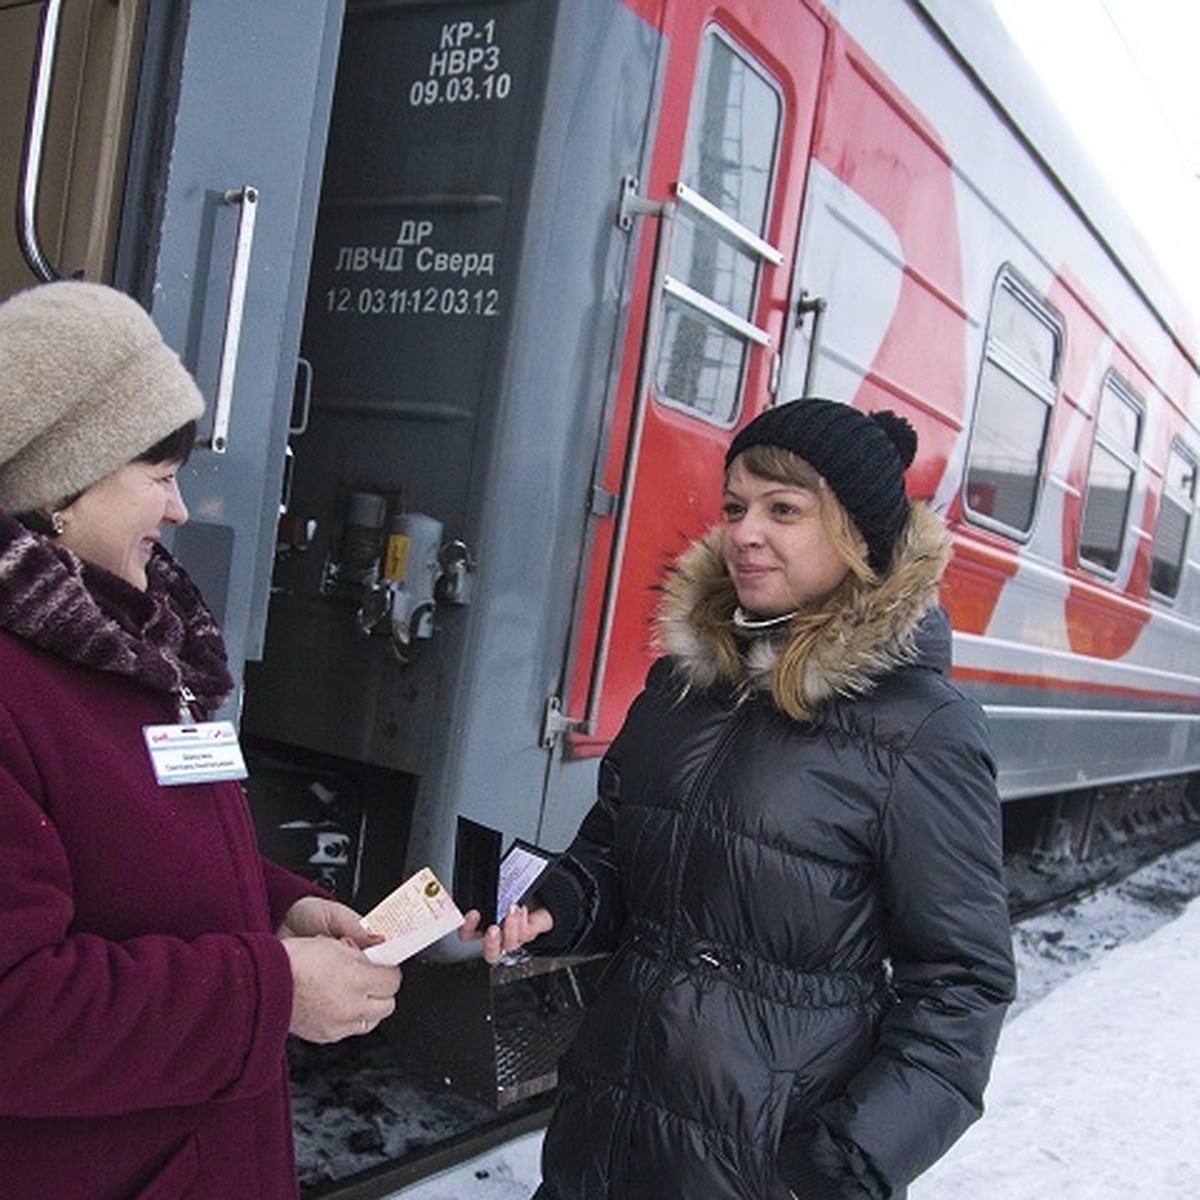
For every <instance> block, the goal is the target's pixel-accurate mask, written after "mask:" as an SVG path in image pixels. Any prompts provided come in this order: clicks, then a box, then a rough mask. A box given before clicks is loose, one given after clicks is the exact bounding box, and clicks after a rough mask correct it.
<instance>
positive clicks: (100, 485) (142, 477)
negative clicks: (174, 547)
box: [58, 461, 188, 592]
mask: <svg viewBox="0 0 1200 1200" xmlns="http://www.w3.org/2000/svg"><path fill="white" fill-rule="evenodd" d="M179 465H180V464H179V463H178V462H175V461H172V462H161V463H147V462H132V463H128V464H127V465H126V466H123V467H120V468H118V469H117V470H116V471H113V472H112V474H111V475H106V476H105V477H104V478H103V479H101V480H98V481H97V482H96V483H94V484H92V486H91V487H89V488H88V489H87V490H86V491H84V492H82V493H81V494H80V495H79V496H77V497H76V498H75V500H74V501H72V503H70V504H68V505H67V506H66V507H65V508H64V509H62V510H61V511H62V517H63V531H62V533H61V534H60V535H59V537H58V543H59V545H62V546H65V547H66V548H67V549H68V550H72V551H74V552H75V553H76V554H78V555H79V557H80V558H82V559H84V560H85V561H86V562H89V563H92V564H94V565H95V566H98V567H103V568H104V569H105V570H107V571H111V572H112V573H113V574H114V575H118V576H120V578H122V579H124V580H125V581H126V582H128V583H131V584H133V586H134V587H136V588H138V589H139V590H140V591H143V592H144V591H145V590H146V588H147V587H148V586H149V585H148V580H147V578H146V564H147V563H148V562H149V561H150V555H151V553H152V552H153V550H154V545H155V543H156V542H157V541H158V539H159V532H160V530H161V528H162V526H163V525H182V524H183V523H184V522H185V521H186V520H187V518H188V510H187V505H186V504H184V502H183V497H182V496H181V495H180V494H179V480H178V477H177V474H176V473H177V471H178V469H179Z"/></svg>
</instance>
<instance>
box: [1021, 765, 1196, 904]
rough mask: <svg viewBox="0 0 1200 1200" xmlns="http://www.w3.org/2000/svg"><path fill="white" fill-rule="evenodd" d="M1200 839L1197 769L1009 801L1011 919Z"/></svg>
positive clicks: (1113, 877)
mask: <svg viewBox="0 0 1200 1200" xmlns="http://www.w3.org/2000/svg"><path fill="white" fill-rule="evenodd" d="M1197 839H1200V776H1198V775H1180V776H1174V777H1170V778H1165V779H1146V780H1138V781H1136V782H1131V783H1126V784H1112V785H1106V786H1104V787H1096V788H1086V789H1082V790H1080V791H1078V792H1069V793H1062V794H1060V795H1057V796H1054V797H1050V798H1047V797H1044V796H1039V797H1029V798H1027V799H1021V800H1012V801H1009V802H1008V803H1007V804H1006V805H1005V806H1004V865H1005V882H1006V884H1007V886H1008V892H1009V911H1010V912H1011V913H1012V915H1013V918H1014V919H1020V918H1021V917H1024V916H1028V915H1029V914H1030V913H1032V912H1036V911H1038V910H1039V909H1042V908H1046V907H1050V906H1052V905H1054V904H1056V903H1058V902H1060V901H1061V900H1062V899H1063V898H1065V897H1067V896H1070V895H1073V894H1077V893H1079V892H1082V891H1086V890H1088V889H1090V888H1094V887H1098V886H1101V885H1103V884H1108V883H1112V882H1115V881H1116V880H1118V879H1121V878H1124V877H1125V876H1126V875H1128V874H1130V873H1131V872H1132V871H1134V870H1136V869H1137V868H1138V867H1139V866H1141V865H1142V864H1143V863H1145V862H1148V861H1149V860H1151V859H1153V858H1156V857H1157V856H1159V855H1161V854H1163V853H1165V852H1167V851H1169V850H1172V849H1174V848H1176V847H1179V846H1184V845H1187V844H1188V843H1190V842H1193V841H1196V840H1197Z"/></svg>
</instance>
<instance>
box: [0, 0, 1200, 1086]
mask: <svg viewBox="0 0 1200 1200" xmlns="http://www.w3.org/2000/svg"><path fill="white" fill-rule="evenodd" d="M0 63H3V65H4V67H5V70H4V72H3V75H2V80H3V82H0V193H2V195H3V197H4V199H5V202H6V203H8V204H11V206H12V209H13V211H14V212H15V215H16V221H15V236H13V237H11V238H7V237H6V238H5V239H4V240H3V241H0V295H3V294H9V293H11V292H12V291H14V290H16V289H17V288H19V287H23V286H27V285H29V284H31V283H33V282H35V281H36V280H37V279H45V278H53V277H55V276H58V275H63V276H66V275H74V274H81V275H83V276H86V277H88V278H96V279H103V280H106V281H110V282H112V283H114V284H116V285H117V286H119V287H122V288H124V289H125V290H127V291H129V292H131V293H132V294H133V295H135V296H137V297H138V298H139V299H141V300H142V301H143V302H144V303H145V304H146V306H147V307H148V308H149V310H150V312H151V313H152V315H153V317H154V319H155V320H156V321H157V322H158V324H159V325H160V327H161V328H162V329H163V331H164V334H165V335H166V337H167V340H168V341H169V342H170V343H171V344H172V345H173V346H175V347H176V349H178V350H179V351H180V353H181V354H182V356H183V358H184V360H185V362H187V363H188V365H189V366H190V367H191V368H192V369H193V371H194V372H195V374H196V375H197V378H198V379H199V381H200V383H201V386H202V388H203V390H204V392H205V394H206V395H207V396H208V398H209V401H210V405H209V411H208V413H207V414H206V417H205V420H204V424H203V429H202V440H201V443H200V445H199V447H198V449H197V452H196V454H195V455H194V456H193V459H192V462H191V464H190V465H189V468H188V471H187V478H186V480H185V490H186V492H187V494H188V498H189V503H190V506H191V511H192V519H191V521H190V522H189V523H188V525H187V526H185V527H183V528H182V529H181V530H178V531H177V532H176V533H175V536H174V539H173V548H174V550H175V552H176V553H177V554H178V556H179V557H180V558H181V559H182V561H183V562H184V563H185V565H186V566H187V567H188V569H189V570H190V571H191V573H192V574H193V576H194V577H195V578H196V579H197V581H198V582H199V583H200V585H201V587H202V588H203V590H204V592H205V594H206V595H207V597H208V598H209V600H210V602H211V603H212V605H213V607H214V608H215V610H216V611H217V613H218V615H219V616H220V618H221V620H222V623H223V625H224V628H225V631H226V635H227V638H228V643H229V646H230V650H231V655H232V657H233V660H234V663H235V666H236V667H237V670H238V676H239V681H240V685H241V686H240V688H239V691H238V695H237V698H236V701H235V703H234V705H233V709H232V714H231V715H233V716H235V717H236V719H237V720H238V721H239V722H240V728H241V732H242V737H243V741H244V744H245V748H246V751H247V755H248V758H249V760H250V763H251V768H252V775H251V780H250V783H249V785H248V788H249V793H250V798H251V802H252V805H253V807H254V811H255V815H256V820H257V821H258V824H259V829H260V833H261V835H262V838H263V842H264V846H265V847H266V848H267V851H268V852H269V853H271V854H273V855H276V856H278V857H279V858H280V859H281V860H282V861H285V862H287V863H288V864H289V865H292V866H295V867H297V868H299V869H302V870H305V871H307V872H309V873H310V874H312V875H313V876H315V877H318V878H321V879H322V880H323V881H325V882H326V883H327V884H328V885H329V886H330V887H331V888H332V889H333V890H334V891H335V892H336V893H337V894H339V895H340V896H342V897H343V898H345V899H347V900H348V901H349V902H350V903H353V904H356V905H359V906H360V907H362V908H364V909H365V908H367V907H369V906H370V905H371V904H372V903H373V902H374V901H375V900H377V899H378V898H379V897H380V896H382V895H383V894H384V893H385V892H387V891H388V890H390V888H391V887H392V886H394V885H395V884H396V883H397V882H398V881H399V880H400V879H402V878H403V877H404V876H405V875H406V874H407V873H409V872H410V871H412V870H414V869H416V868H417V867H420V866H424V865H429V866H432V867H433V868H434V870H435V871H436V872H437V873H438V874H439V875H440V876H442V877H443V878H444V879H446V880H447V881H449V880H451V879H454V878H455V877H456V871H455V860H456V852H457V854H458V857H459V859H460V866H461V860H462V859H463V858H464V857H465V852H464V846H466V845H467V843H468V842H469V843H470V850H471V853H472V854H474V855H476V856H477V857H478V856H480V855H482V858H483V859H484V860H486V859H487V856H488V855H490V854H492V853H493V852H494V849H495V846H496V845H499V846H501V847H503V846H505V845H507V844H509V843H510V842H512V841H514V840H520V841H522V842H527V843H530V844H534V845H536V846H539V847H542V848H545V849H547V850H549V851H553V850H554V849H557V848H559V847H561V846H562V845H564V844H565V842H566V841H567V839H568V838H569V837H570V835H571V833H572V832H573V830H574V828H575V826H576V824H577V823H578V821H579V819H580V817H581V816H582V814H583V813H584V812H585V811H586V808H587V807H588V805H589V804H590V801H591V795H592V790H593V786H594V782H595V773H596V762H597V758H598V756H599V755H600V754H602V753H603V751H604V748H605V746H606V745H607V744H608V742H609V741H610V739H611V738H612V737H613V735H614V733H615V732H616V730H617V728H618V727H619V725H620V722H621V719H622V716H623V714H624V711H625V709H626V707H627V705H628V704H629V702H630V701H631V700H632V698H633V697H634V695H635V694H636V693H637V691H638V689H639V688H640V686H641V682H642V679H643V678H644V675H645V672H646V670H647V668H648V666H649V664H650V662H651V661H652V660H653V656H654V648H653V645H652V641H651V637H650V618H651V614H652V611H653V607H654V603H655V597H656V585H657V583H658V582H659V581H660V579H661V578H662V573H663V570H664V569H665V567H666V565H667V564H668V563H669V562H670V560H671V559H672V557H673V556H674V555H675V554H676V553H677V552H678V551H679V550H680V549H681V548H682V547H683V546H684V545H685V544H686V543H687V541H688V540H689V539H690V538H692V537H694V536H695V535H697V534H698V533H699V532H700V531H702V530H703V529H704V528H706V527H707V526H708V525H709V524H710V523H712V522H713V521H714V520H716V519H717V516H718V507H719V495H718V493H717V489H716V488H715V487H714V480H716V479H717V478H718V475H719V469H720V463H721V460H722V455H723V453H724V449H725V447H726V445H727V444H728V441H729V439H730V436H731V434H732V431H733V430H734V429H736V428H737V427H739V426H740V425H741V424H743V423H744V422H745V421H747V420H748V419H750V418H751V417H752V416H754V415H755V414H756V413H758V412H760V411H761V410H762V409H763V408H765V407H766V406H768V405H770V404H772V403H774V402H776V401H779V400H784V399H790V398H793V397H796V396H800V395H805V394H819V395H827V396H833V397H836V398H839V399H843V400H845V401H846V402H848V403H852V404H855V405H857V406H860V407H862V408H864V409H866V410H873V409H877V408H884V407H887V408H892V409H895V410H897V411H899V412H901V413H903V414H904V415H905V416H907V417H908V419H909V420H910V421H911V422H912V423H913V425H914V426H915V427H916V428H917V430H918V432H919V434H920V439H921V452H920V456H919V459H918V461H917V462H916V463H915V464H914V466H913V468H912V470H911V472H910V476H909V484H910V491H911V492H912V494H913V495H915V496H917V497H921V498H925V499H928V500H930V501H932V502H933V504H934V505H935V506H936V507H937V508H938V509H939V510H941V511H943V512H944V513H945V514H946V516H947V518H948V520H949V521H950V523H951V526H952V528H953V531H954V538H955V555H954V560H953V563H952V566H951V569H950V571H949V574H948V577H947V583H946V587H945V595H944V600H945V604H946V606H947V608H948V610H949V612H950V614H951V617H952V622H953V625H954V630H955V661H956V665H955V675H956V677H957V678H958V679H959V680H960V681H961V683H962V685H963V686H964V687H965V688H967V689H968V690H970V691H972V692H973V693H975V694H976V695H977V696H978V697H979V699H980V700H981V702H982V703H983V704H984V705H985V707H986V709H987V711H988V713H989V715H990V717H991V721H992V726H993V730H994V737H995V743H996V748H997V752H998V758H999V764H1000V784H1001V790H1002V794H1003V797H1004V799H1005V801H1006V837H1007V838H1008V839H1009V848H1010V850H1011V851H1012V852H1013V854H1014V855H1017V854H1020V853H1027V854H1037V855H1040V856H1042V857H1054V856H1058V857H1061V858H1066V859H1071V860H1078V859H1086V858H1087V857H1088V856H1089V855H1095V854H1097V853H1099V852H1100V851H1101V850H1103V849H1104V848H1106V847H1108V846H1111V845H1112V844H1113V843H1114V842H1116V841H1120V840H1122V839H1123V838H1124V837H1126V836H1128V835H1130V832H1131V830H1132V829H1133V827H1135V826H1137V825H1138V824H1139V823H1141V822H1144V821H1146V820H1149V819H1150V817H1156V818H1159V819H1162V818H1163V817H1164V815H1165V816H1166V817H1168V818H1170V819H1173V820H1175V821H1183V820H1187V819H1189V818H1191V819H1194V818H1195V815H1196V814H1195V809H1194V808H1192V807H1191V797H1190V791H1189V788H1190V781H1191V779H1192V778H1193V777H1194V776H1195V773H1196V772H1197V770H1200V638H1198V637H1197V628H1196V624H1197V619H1198V617H1200V569H1198V564H1197V561H1196V554H1197V551H1196V533H1195V529H1194V526H1195V523H1196V522H1195V512H1196V469H1197V463H1198V462H1200V428H1198V427H1197V404H1198V402H1200V381H1198V378H1197V368H1198V359H1197V349H1198V348H1197V341H1196V333H1195V329H1194V327H1193V325H1192V324H1191V317H1190V316H1189V314H1188V313H1186V312H1185V311H1184V310H1183V309H1182V307H1181V305H1180V304H1179V302H1178V301H1177V300H1176V299H1175V298H1174V296H1173V294H1172V291H1171V289H1170V288H1169V286H1168V285H1167V284H1166V282H1165V279H1164V276H1163V274H1162V272H1161V271H1160V270H1159V268H1158V267H1156V265H1155V264H1154V262H1153V261H1152V259H1151V256H1150V255H1149V253H1148V252H1147V251H1146V249H1145V247H1144V245H1143V244H1142V243H1141V241H1140V239H1139V238H1138V236H1137V231H1136V230H1135V229H1134V228H1133V227H1132V226H1131V224H1130V223H1129V221H1128V219H1127V218H1126V217H1125V216H1124V215H1123V214H1122V213H1121V212H1120V210H1119V209H1118V208H1117V207H1116V206H1115V205H1114V204H1113V202H1112V200H1111V199H1110V198H1109V196H1108V194H1107V192H1106V191H1105V189H1104V188H1103V187H1102V186H1101V185H1100V184H1099V183H1098V182H1097V180H1096V178H1095V176H1094V174H1093V173H1092V171H1091V169H1090V168H1089V167H1088V165H1087V163H1086V161H1085V160H1084V159H1083V158H1082V156H1081V155H1080V154H1079V152H1078V150H1077V149H1076V147H1075V146H1074V144H1073V143H1072V142H1071V139H1070V138H1069V136H1068V135H1066V134H1065V133H1064V131H1063V129H1062V127H1061V126H1060V125H1059V123H1058V121H1057V119H1056V117H1055V115H1054V113H1053V111H1052V110H1051V109H1050V108H1049V106H1048V104H1047V102H1046V101H1045V99H1044V97H1043V96H1042V95H1041V94H1040V92H1039V91H1038V89H1037V86H1036V84H1034V82H1033V81H1032V79H1031V77H1030V76H1029V73H1028V71H1027V69H1026V67H1025V66H1024V65H1023V63H1022V62H1021V60H1020V59H1019V57H1018V56H1017V55H1016V53H1015V51H1014V50H1013V47H1012V46H1011V43H1009V41H1008V40H1007V38H1006V36H1005V34H1004V32H1003V30H1002V28H1001V26H1000V24H999V22H998V20H997V18H996V16H995V14H994V13H993V11H992V10H991V8H990V6H989V4H988V3H987V0H853V3H850V2H849V0H827V2H826V3H821V2H820V0H722V2H721V3H709V2H707V0H705V2H700V0H477V2H475V3H461V2H457V0H444V2H443V0H348V2H346V3H343V2H342V0H299V2H297V0H259V2H258V3H255V4H252V5H247V4H244V3H241V2H239V0H192V2H191V3H187V2H185V0H153V2H151V0H116V2H110V0H40V2H37V3H35V2H33V0H15V2H14V0H0ZM461 875H462V872H461V870H460V871H459V872H458V876H459V877H461ZM438 956H441V957H443V958H446V959H448V960H452V959H453V958H454V956H455V952H454V947H451V946H449V945H448V944H443V945H442V946H441V947H439V951H438ZM435 957H437V956H435ZM441 965H442V966H444V968H445V974H444V975H443V978H442V980H440V981H439V983H438V985H437V987H438V989H439V990H438V994H439V995H442V996H445V995H446V994H447V992H446V990H445V989H446V988H447V987H448V986H449V985H448V984H447V983H446V982H445V980H446V979H447V978H448V977H449V976H451V975H455V977H458V976H460V975H461V974H462V972H460V971H459V967H460V965H461V964H458V963H455V962H453V961H447V962H445V963H444V964H441ZM431 969H433V970H437V969H438V964H434V966H433V967H432V968H431ZM436 1024H437V1023H436V1022H434V1026H435V1027H434V1029H433V1033H432V1034H431V1039H430V1040H431V1043H432V1045H433V1050H434V1056H435V1057H437V1056H438V1055H442V1056H445V1055H446V1054H449V1053H450V1048H449V1047H448V1046H447V1045H446V1043H447V1042H448V1041H449V1040H451V1039H458V1038H460V1033H461V1031H459V1030H455V1031H453V1032H451V1031H445V1032H446V1036H441V1037H439V1036H438V1031H437V1028H436ZM475 1052H476V1051H473V1053H475ZM442 1061H445V1058H444V1057H443V1058H442ZM533 1078H534V1082H533V1084H532V1085H530V1086H532V1087H535V1088H536V1087H540V1086H544V1084H545V1081H546V1080H547V1079H551V1080H552V1071H550V1072H539V1073H537V1074H536V1076H534V1077H533ZM528 1082H529V1081H528V1080H525V1081H523V1082H520V1081H519V1082H518V1084H516V1085H513V1086H511V1087H510V1088H509V1089H508V1091H507V1092H505V1091H504V1089H503V1088H500V1089H499V1092H500V1093H503V1096H504V1097H508V1098H511V1097H513V1096H520V1095H525V1094H528V1091H529V1086H525V1085H526V1084H528ZM498 1094H499V1093H498Z"/></svg>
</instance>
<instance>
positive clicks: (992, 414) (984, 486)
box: [966, 274, 1062, 537]
mask: <svg viewBox="0 0 1200 1200" xmlns="http://www.w3.org/2000/svg"><path fill="white" fill-rule="evenodd" d="M1061 361H1062V329H1061V326H1060V324H1059V322H1058V320H1057V319H1056V317H1055V316H1054V314H1053V313H1052V312H1051V310H1050V309H1049V308H1047V307H1046V305H1044V304H1043V303H1041V302H1040V301H1039V300H1038V299H1037V298H1036V297H1035V296H1034V295H1033V294H1032V293H1031V292H1030V291H1029V289H1028V288H1026V287H1024V286H1023V285H1022V284H1021V283H1019V281H1018V280H1016V279H1015V278H1013V277H1012V276H1011V275H1007V274H1006V275H1002V276H1001V278H1000V281H999V284H998V285H997V288H996V292H995V295H994V296H993V298H992V311H991V315H990V318H989V321H988V330H987V338H986V342H985V351H984V362H983V367H982V369H981V371H980V375H979V390H978V395H977V396H976V399H975V420H974V426H973V429H972V432H971V447H970V450H969V452H968V457H967V472H966V509H967V512H968V514H969V515H970V516H971V517H972V518H973V519H974V520H976V521H978V522H979V523H980V524H982V525H989V526H993V527H995V528H999V529H1001V530H1003V531H1004V532H1005V533H1009V534H1013V535H1016V536H1018V537H1026V536H1028V534H1029V532H1030V531H1031V530H1032V528H1033V518H1034V513H1035V512H1036V510H1037V499H1038V494H1039V490H1040V486H1041V479H1042V468H1043V466H1044V462H1045V456H1046V442H1047V437H1048V435H1049V430H1050V412H1051V409H1052V408H1053V405H1054V398H1055V395H1056V394H1057V392H1058V377H1059V371H1060V367H1061Z"/></svg>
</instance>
